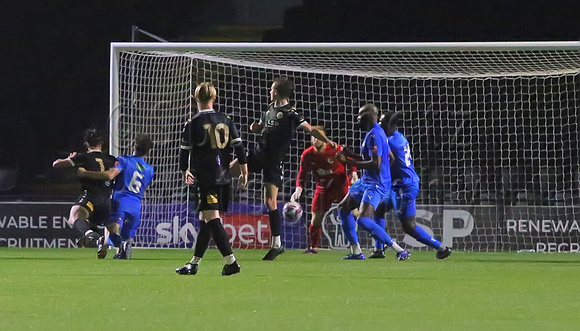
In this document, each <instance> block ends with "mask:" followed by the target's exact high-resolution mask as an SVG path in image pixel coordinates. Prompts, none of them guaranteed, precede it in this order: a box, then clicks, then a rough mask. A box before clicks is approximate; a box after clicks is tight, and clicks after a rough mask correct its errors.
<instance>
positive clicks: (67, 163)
mask: <svg viewBox="0 0 580 331" xmlns="http://www.w3.org/2000/svg"><path fill="white" fill-rule="evenodd" d="M76 155H77V152H72V153H70V154H69V156H68V157H67V158H66V159H57V160H55V161H54V162H52V167H53V168H55V169H63V168H70V167H74V162H73V161H72V160H71V159H72V158H73V157H75V156H76Z"/></svg>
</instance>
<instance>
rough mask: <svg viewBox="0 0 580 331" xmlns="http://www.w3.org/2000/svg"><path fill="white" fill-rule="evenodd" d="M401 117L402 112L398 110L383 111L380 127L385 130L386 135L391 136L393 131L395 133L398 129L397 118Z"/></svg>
mask: <svg viewBox="0 0 580 331" xmlns="http://www.w3.org/2000/svg"><path fill="white" fill-rule="evenodd" d="M401 117H402V113H400V112H398V113H395V112H392V111H386V112H384V113H383V115H382V116H381V120H380V122H381V127H382V128H383V130H385V133H386V134H387V136H391V135H393V133H395V131H397V130H398V129H399V120H400V119H401Z"/></svg>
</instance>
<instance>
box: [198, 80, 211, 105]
mask: <svg viewBox="0 0 580 331" xmlns="http://www.w3.org/2000/svg"><path fill="white" fill-rule="evenodd" d="M193 97H194V98H195V99H196V100H197V101H199V103H203V104H205V103H208V102H210V101H212V100H213V98H216V97H217V91H216V89H215V87H214V86H213V84H212V83H209V82H203V83H200V84H199V85H197V87H196V88H195V93H194V94H193Z"/></svg>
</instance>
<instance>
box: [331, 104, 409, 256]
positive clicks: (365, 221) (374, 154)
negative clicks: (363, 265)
mask: <svg viewBox="0 0 580 331" xmlns="http://www.w3.org/2000/svg"><path fill="white" fill-rule="evenodd" d="M378 119H379V109H378V108H377V107H376V106H375V105H373V104H366V105H364V106H363V107H361V108H360V110H359V112H358V122H359V124H360V126H361V129H363V130H365V131H367V134H366V136H365V138H364V140H363V142H362V145H361V156H362V157H361V156H358V155H357V154H355V153H353V152H352V151H348V150H345V151H343V152H339V153H337V157H338V158H339V160H340V161H341V162H343V163H345V164H348V165H351V166H356V167H358V168H360V169H363V173H362V177H361V178H360V179H359V180H358V181H357V182H356V183H354V184H353V185H352V186H351V187H350V189H349V191H348V194H347V196H346V197H345V198H344V199H343V200H342V201H341V202H340V203H339V205H338V211H339V216H340V219H341V222H342V226H343V230H344V232H345V234H346V236H347V239H348V241H349V242H350V246H351V247H350V248H351V253H350V254H349V255H347V256H346V257H345V258H344V259H346V260H364V259H365V256H364V254H363V253H362V250H361V248H360V245H359V243H358V237H357V235H356V229H355V226H354V225H355V224H354V218H353V216H352V213H351V212H352V210H354V209H355V208H357V207H358V208H359V216H358V219H357V223H358V225H359V227H361V228H362V229H364V230H366V231H368V232H370V233H371V236H372V237H373V238H374V239H375V240H377V241H378V242H380V243H382V244H384V245H387V246H392V247H393V249H395V250H396V251H397V257H398V258H399V260H404V259H407V258H408V257H409V252H407V251H406V250H403V249H402V248H401V247H400V246H399V245H397V243H395V242H394V240H393V239H392V238H391V237H390V236H389V235H388V234H387V232H386V231H385V228H384V226H383V227H382V228H381V227H380V226H379V225H378V224H377V223H376V222H374V221H373V220H372V218H373V217H374V213H375V210H376V208H377V206H378V205H379V203H380V202H381V201H383V200H384V199H385V197H386V196H387V195H388V194H389V192H390V189H391V171H390V168H389V144H388V141H387V136H386V134H385V131H384V130H383V129H382V128H381V126H380V125H379V124H378Z"/></svg>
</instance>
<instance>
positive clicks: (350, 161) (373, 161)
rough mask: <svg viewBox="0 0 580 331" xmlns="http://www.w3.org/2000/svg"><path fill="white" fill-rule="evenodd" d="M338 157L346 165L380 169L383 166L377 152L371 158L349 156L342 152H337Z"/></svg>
mask: <svg viewBox="0 0 580 331" xmlns="http://www.w3.org/2000/svg"><path fill="white" fill-rule="evenodd" d="M336 157H337V158H338V159H339V160H340V162H342V163H344V164H346V165H351V166H355V167H357V168H360V169H369V170H370V169H374V170H379V169H380V168H381V158H380V157H379V156H378V155H377V154H376V153H373V154H372V155H371V158H370V160H362V159H358V158H354V157H347V156H346V155H344V154H343V153H342V152H338V153H336Z"/></svg>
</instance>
